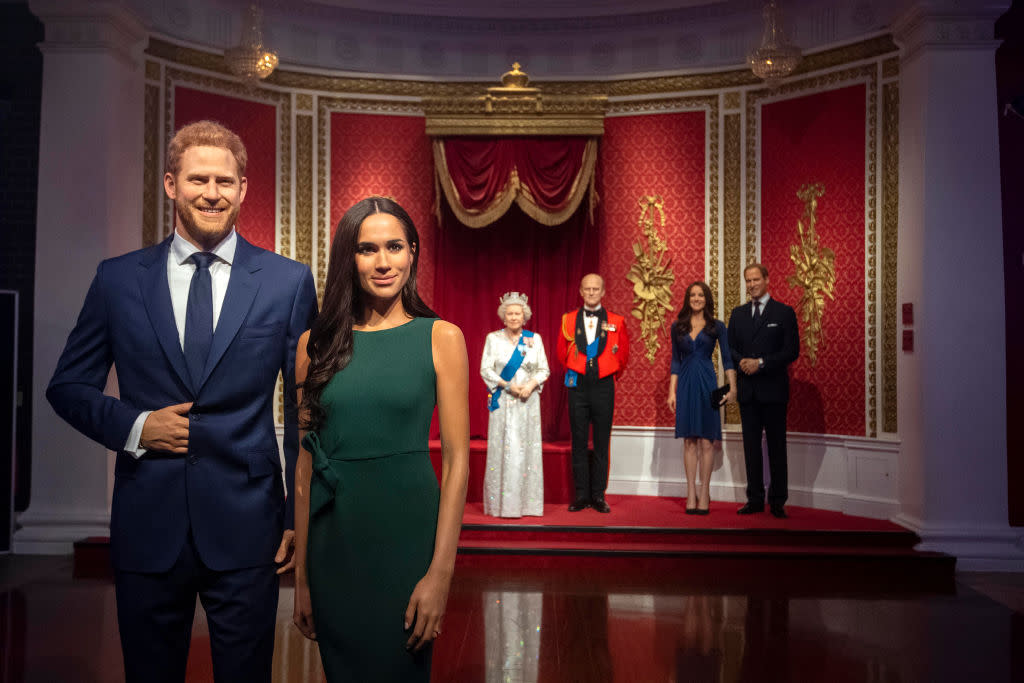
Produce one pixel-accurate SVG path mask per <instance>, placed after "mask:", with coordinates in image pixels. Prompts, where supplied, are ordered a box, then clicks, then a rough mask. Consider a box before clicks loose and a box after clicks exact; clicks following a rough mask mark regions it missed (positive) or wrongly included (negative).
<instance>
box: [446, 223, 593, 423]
mask: <svg viewBox="0 0 1024 683" xmlns="http://www.w3.org/2000/svg"><path fill="white" fill-rule="evenodd" d="M599 248H600V245H599V244H598V239H597V230H596V228H595V227H594V225H593V223H592V222H591V221H589V220H588V218H587V215H586V211H585V210H584V209H582V208H580V209H579V210H577V211H576V212H575V213H573V214H572V215H571V216H570V217H569V219H568V220H567V221H566V222H565V223H564V224H563V225H560V226H558V227H556V228H550V227H547V226H544V225H540V224H538V223H537V222H536V221H534V220H532V219H531V218H530V217H529V216H526V215H525V214H524V213H523V212H522V211H520V210H518V209H517V208H512V210H510V211H509V212H508V213H506V214H505V215H504V216H503V217H501V218H500V219H499V220H498V221H497V222H496V223H495V224H494V225H491V226H489V227H487V228H484V229H479V230H477V229H472V228H469V227H468V226H466V225H463V224H462V223H460V222H459V221H458V220H457V219H456V218H455V215H454V213H453V212H452V211H451V209H450V208H449V207H447V206H444V207H442V211H441V227H440V229H439V230H438V235H437V246H436V247H435V251H434V254H433V259H434V267H435V271H434V272H435V284H434V300H433V301H432V302H431V304H432V306H433V307H434V309H435V310H436V311H437V313H438V315H440V316H441V317H442V318H444V319H445V320H449V321H451V322H453V323H455V324H456V325H458V326H459V327H460V328H462V332H463V334H465V336H466V346H467V349H468V351H469V367H470V382H469V408H470V433H471V434H472V435H473V436H474V437H477V438H486V437H487V417H488V413H487V406H486V401H487V389H486V387H485V385H484V382H483V380H482V379H481V378H480V358H481V356H482V354H483V350H484V338H485V337H486V336H487V333H488V332H492V331H494V330H497V329H501V327H503V325H504V324H503V323H502V321H501V320H499V319H498V315H497V310H498V297H499V296H501V295H502V294H504V293H505V292H507V291H509V290H517V291H520V292H524V293H526V295H527V296H529V298H530V299H529V303H530V307H531V309H532V310H533V318H532V319H531V320H530V321H529V322H528V323H527V325H526V327H527V328H528V329H531V330H533V331H535V332H537V333H538V334H540V335H541V338H542V339H543V341H544V349H545V351H546V352H547V357H548V364H549V365H550V367H551V378H550V379H549V380H548V381H547V383H546V385H545V387H544V390H543V393H542V394H541V399H540V402H541V422H542V424H541V431H542V436H543V438H544V440H545V441H552V440H566V439H568V438H569V415H568V398H567V395H566V390H565V386H564V385H563V384H562V379H563V376H564V368H563V367H562V365H561V363H559V361H558V359H557V358H556V357H555V341H556V334H557V333H558V330H559V323H560V319H561V315H562V313H564V312H565V311H569V310H572V309H574V308H576V307H578V306H579V305H580V299H579V288H580V278H581V277H582V276H583V275H585V274H586V273H588V272H591V271H593V270H596V268H597V264H598V253H599ZM430 256H431V255H429V254H428V255H427V257H428V258H430Z"/></svg>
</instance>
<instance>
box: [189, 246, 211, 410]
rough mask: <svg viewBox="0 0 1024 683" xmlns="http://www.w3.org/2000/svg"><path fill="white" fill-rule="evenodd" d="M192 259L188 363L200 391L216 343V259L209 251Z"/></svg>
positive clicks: (199, 253) (193, 385)
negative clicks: (213, 266) (212, 273)
mask: <svg viewBox="0 0 1024 683" xmlns="http://www.w3.org/2000/svg"><path fill="white" fill-rule="evenodd" d="M189 258H191V259H192V261H193V262H195V264H196V272H195V273H193V274H192V282H191V284H190V285H189V288H188V307H187V308H186V309H185V363H186V364H187V365H188V372H189V374H190V375H191V376H192V387H193V390H194V391H199V383H200V382H201V381H202V380H203V370H204V369H205V368H206V358H207V356H209V355H210V345H211V344H212V343H213V284H212V282H211V280H210V264H211V263H213V261H214V260H215V259H216V258H217V257H216V256H214V255H213V254H211V253H210V252H208V251H197V252H196V253H194V254H192V256H190V257H189Z"/></svg>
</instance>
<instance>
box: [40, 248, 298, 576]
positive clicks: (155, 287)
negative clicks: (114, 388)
mask: <svg viewBox="0 0 1024 683" xmlns="http://www.w3.org/2000/svg"><path fill="white" fill-rule="evenodd" d="M170 242H171V240H170V239H167V240H164V241H163V242H162V243H160V244H158V245H156V246H153V247H149V248H146V249H141V250H139V251H134V252H131V253H129V254H125V255H123V256H119V257H116V258H112V259H108V260H105V261H103V262H102V263H100V265H99V267H98V268H97V270H96V277H95V278H94V279H93V281H92V285H91V287H90V288H89V292H88V294H86V297H85V303H84V304H83V305H82V312H81V313H80V314H79V317H78V322H77V323H76V325H75V327H74V329H73V330H72V331H71V334H70V335H69V336H68V342H67V345H66V347H65V348H64V352H63V353H62V354H61V357H60V360H59V361H58V363H57V369H56V371H55V373H54V376H53V379H52V380H51V381H50V385H49V387H48V388H47V391H46V397H47V399H48V400H49V401H50V404H51V405H52V406H53V408H54V410H55V411H56V412H57V414H58V415H60V416H61V417H62V418H64V419H65V420H67V421H68V422H69V423H70V424H71V425H72V426H73V427H75V428H76V429H78V430H79V431H81V432H82V433H83V434H85V435H86V436H88V437H90V438H91V439H93V440H95V441H98V442H99V443H101V444H103V445H104V446H106V447H107V448H109V449H111V450H113V451H117V462H116V465H115V468H114V496H113V504H112V510H111V516H110V536H111V550H112V559H113V564H114V567H115V569H118V570H125V571H138V572H161V571H166V570H168V569H170V568H171V566H172V565H173V564H174V562H175V560H176V559H177V558H178V556H179V554H180V552H181V548H182V546H183V544H184V543H185V541H186V538H187V534H188V533H189V532H190V531H191V534H192V536H193V538H194V542H195V546H196V548H197V550H198V552H199V554H200V557H201V558H202V560H203V562H204V563H205V564H206V565H207V566H208V567H210V568H211V569H214V570H218V571H224V570H229V569H240V568H244V567H253V566H258V565H264V564H268V563H271V562H273V558H274V554H275V553H276V551H277V548H278V546H279V545H280V542H281V534H282V531H283V529H284V528H291V527H292V526H293V524H292V519H293V514H294V512H293V511H294V507H293V503H294V501H293V499H292V496H288V499H287V501H286V497H285V495H284V489H283V487H282V482H281V465H280V458H279V455H278V446H277V435H276V430H275V425H274V388H275V385H276V383H277V376H278V372H279V371H280V372H282V373H283V374H284V388H285V390H284V399H285V438H284V453H285V463H286V464H285V478H286V481H287V487H288V489H287V490H288V491H289V492H290V491H292V490H293V488H292V485H293V480H294V472H295V461H296V458H297V456H298V426H297V415H298V413H297V409H296V405H295V347H296V345H297V343H298V339H299V336H300V335H301V334H302V333H303V332H304V331H305V330H307V329H309V327H310V325H311V324H312V322H313V319H314V317H315V316H316V291H315V287H314V285H313V277H312V275H311V273H310V272H309V268H307V267H306V266H305V265H303V264H300V263H297V262H295V261H292V260H290V259H286V258H284V257H282V256H279V255H277V254H274V253H272V252H269V251H266V250H264V249H260V248H258V247H254V246H253V245H251V244H249V243H248V242H246V241H245V240H244V239H242V237H241V236H240V235H239V236H238V242H237V247H236V249H235V259H234V261H233V263H232V266H231V276H230V279H229V281H228V288H227V291H226V292H225V295H224V303H223V305H222V308H221V312H220V317H219V318H218V321H217V327H216V331H215V333H214V336H213V344H212V347H211V349H210V355H209V358H208V360H207V363H206V370H205V373H204V379H203V380H202V382H201V383H200V386H199V387H198V389H194V388H193V387H192V382H191V379H190V377H189V372H188V368H187V367H186V365H185V356H184V353H183V352H182V350H181V344H180V342H179V337H178V330H177V327H176V325H175V322H174V312H173V309H172V307H171V295H170V290H169V288H168V284H167V252H168V249H169V246H170ZM111 364H113V366H114V368H115V370H116V372H117V381H118V387H119V391H120V398H114V397H112V396H107V395H105V394H104V393H103V388H104V386H105V385H106V382H107V374H108V372H109V370H110V366H111ZM189 401H192V402H193V405H192V409H191V412H190V413H189V415H188V418H189V453H188V454H187V455H175V454H172V453H168V452H159V451H148V452H147V453H146V454H144V455H143V456H142V457H141V458H139V459H136V458H135V457H133V456H132V455H131V454H129V453H127V452H124V451H123V450H122V449H123V448H124V445H125V441H126V440H127V438H128V433H129V431H130V430H131V427H132V425H133V423H134V422H135V419H136V418H137V417H138V415H139V414H140V413H141V412H142V411H143V410H156V409H159V408H164V407H166V406H169V405H173V404H177V403H187V402H189ZM286 507H287V508H288V509H287V514H286Z"/></svg>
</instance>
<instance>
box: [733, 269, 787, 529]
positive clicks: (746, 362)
mask: <svg viewBox="0 0 1024 683" xmlns="http://www.w3.org/2000/svg"><path fill="white" fill-rule="evenodd" d="M743 279H744V280H745V281H746V283H747V294H749V295H750V303H749V304H743V305H742V306H737V307H736V308H734V309H733V311H732V315H730V316H729V350H730V352H731V353H732V362H733V364H734V365H735V366H736V367H738V368H739V369H740V372H738V373H737V375H736V393H737V397H736V398H737V400H738V401H739V404H740V422H742V423H743V458H744V460H745V462H746V468H747V504H746V505H744V506H743V507H741V508H740V509H739V510H737V512H738V513H739V514H741V515H749V514H754V513H758V512H763V511H764V497H765V491H764V471H763V470H764V465H763V460H762V455H761V434H762V433H764V435H765V441H766V442H767V445H768V473H769V475H770V476H771V481H770V482H769V483H768V506H769V509H770V510H771V513H772V515H774V516H775V517H779V518H785V517H786V516H787V515H786V509H785V507H784V506H785V504H786V499H787V498H788V497H789V484H788V479H789V468H788V465H787V459H786V410H787V407H788V406H789V364H790V363H792V362H793V361H795V360H796V359H797V356H799V355H800V329H799V327H798V326H797V321H796V313H795V312H794V311H793V309H792V308H790V307H789V306H787V305H786V304H784V303H782V302H781V301H778V300H777V299H774V298H772V296H771V295H770V294H769V293H768V269H767V268H765V267H764V266H763V265H761V264H760V263H752V264H750V265H749V266H747V267H746V268H745V269H744V271H743Z"/></svg>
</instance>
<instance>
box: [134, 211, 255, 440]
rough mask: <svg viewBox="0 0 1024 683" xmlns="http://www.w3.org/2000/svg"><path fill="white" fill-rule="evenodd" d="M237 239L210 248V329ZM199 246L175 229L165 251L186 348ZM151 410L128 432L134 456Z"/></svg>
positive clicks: (217, 314)
mask: <svg viewBox="0 0 1024 683" xmlns="http://www.w3.org/2000/svg"><path fill="white" fill-rule="evenodd" d="M237 244H238V239H237V236H236V234H235V231H234V229H232V230H231V232H230V233H228V236H227V237H225V238H224V239H223V240H221V241H220V243H219V244H218V245H217V246H215V247H214V248H213V249H211V250H210V253H212V254H214V255H215V256H216V257H217V258H216V260H214V261H213V262H212V263H211V264H210V285H211V289H212V290H213V329H214V331H216V330H217V320H218V319H219V318H220V309H221V307H222V306H223V305H224V294H225V293H226V292H227V291H228V281H229V280H230V279H231V264H232V262H233V261H234V260H235V247H236V246H237ZM197 251H199V248H198V247H196V246H195V245H194V244H192V243H191V242H189V241H188V240H186V239H185V238H184V237H182V236H181V234H180V233H178V231H177V230H175V231H174V238H173V239H172V240H171V247H170V249H168V250H167V286H168V288H169V289H170V291H171V308H172V309H173V310H174V324H175V326H176V327H177V328H178V343H179V344H180V345H181V349H182V351H184V350H185V315H186V313H187V311H188V290H189V288H190V287H191V286H192V275H193V274H194V273H195V272H196V264H195V262H193V261H192V258H191V257H192V254H194V253H196V252H197ZM152 412H153V411H152V410H144V411H142V413H140V414H139V416H138V417H137V418H135V423H134V424H133V425H132V429H131V431H130V432H128V439H127V440H126V441H125V444H124V449H125V450H126V451H128V452H129V453H131V454H132V455H134V456H135V457H136V458H140V457H142V455H143V454H145V452H146V449H145V448H142V447H141V446H140V445H139V441H140V440H141V439H142V426H143V425H144V424H145V423H146V419H147V418H148V417H149V415H150V413H152Z"/></svg>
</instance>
